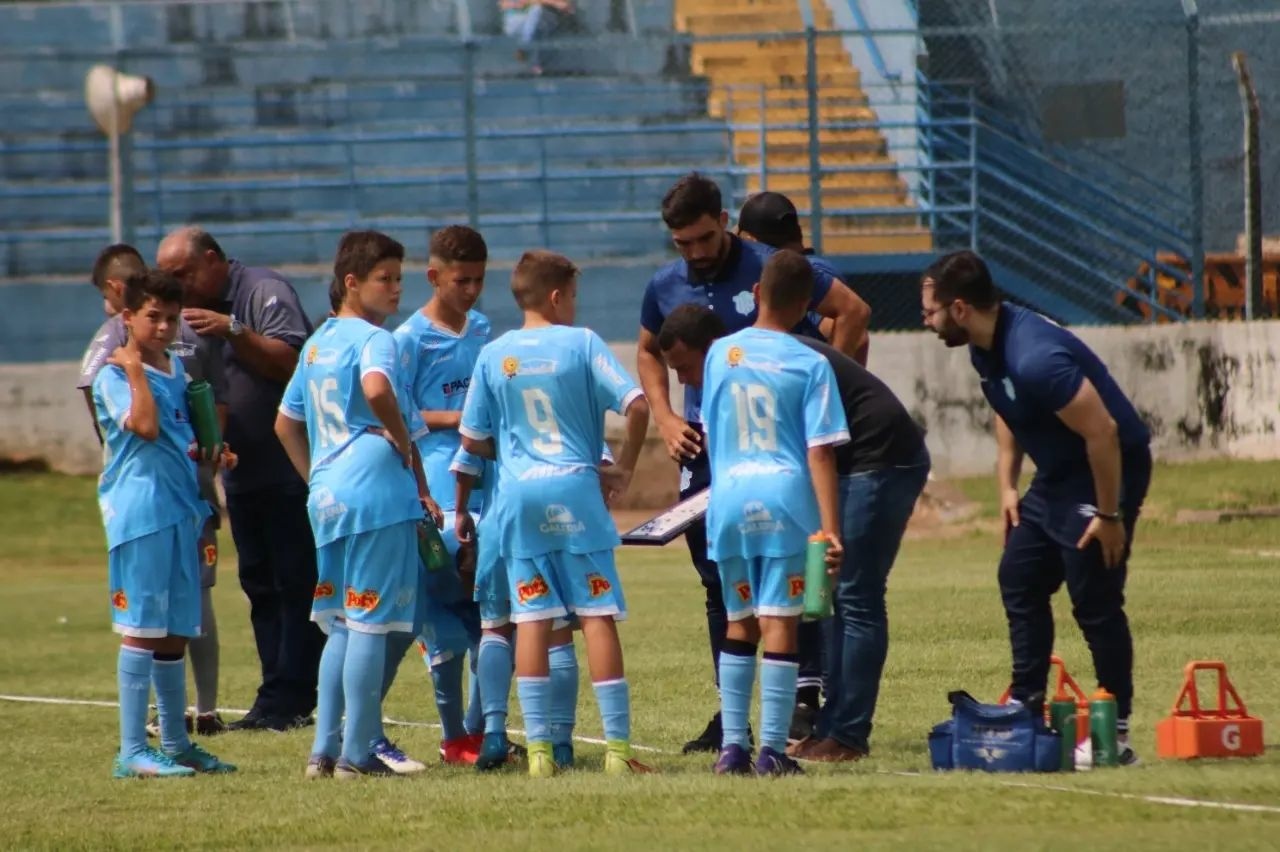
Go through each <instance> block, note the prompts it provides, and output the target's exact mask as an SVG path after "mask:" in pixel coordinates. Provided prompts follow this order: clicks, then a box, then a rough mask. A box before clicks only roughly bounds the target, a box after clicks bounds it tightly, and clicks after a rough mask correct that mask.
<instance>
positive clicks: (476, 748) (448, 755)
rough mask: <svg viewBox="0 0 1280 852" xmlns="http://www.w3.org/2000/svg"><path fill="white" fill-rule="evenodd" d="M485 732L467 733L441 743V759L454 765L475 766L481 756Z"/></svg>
mask: <svg viewBox="0 0 1280 852" xmlns="http://www.w3.org/2000/svg"><path fill="white" fill-rule="evenodd" d="M483 743H484V734H466V735H464V736H461V737H454V738H453V739H451V740H443V741H442V742H441V743H440V760H441V761H443V762H444V763H448V764H452V765H454V766H474V765H475V762H476V760H477V759H479V757H480V747H481V745H482V744H483Z"/></svg>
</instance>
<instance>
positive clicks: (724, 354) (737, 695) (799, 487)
mask: <svg viewBox="0 0 1280 852" xmlns="http://www.w3.org/2000/svg"><path fill="white" fill-rule="evenodd" d="M812 287H813V271H812V269H811V268H810V266H809V263H808V261H806V260H805V259H804V256H803V255H801V254H799V253H798V252H794V251H788V250H783V251H779V252H777V253H776V254H774V255H773V256H772V257H770V258H769V260H768V261H767V262H766V263H765V266H764V270H763V271H762V273H761V276H760V282H759V283H758V284H756V286H755V295H756V300H757V302H758V303H759V314H758V318H757V320H756V324H755V325H754V326H753V327H752V328H747V329H743V330H742V331H739V332H737V333H736V334H731V335H729V336H728V337H722V338H720V339H719V340H717V341H716V342H715V343H714V344H712V346H711V348H710V349H709V350H708V351H707V357H706V362H705V367H704V372H705V375H704V378H703V387H702V401H703V406H702V411H703V414H704V416H705V421H704V422H705V425H706V431H707V452H708V456H709V459H710V463H711V501H710V504H709V506H708V509H707V554H708V555H709V556H710V557H711V558H712V559H714V560H715V561H716V563H717V564H718V566H719V569H720V577H721V580H722V583H723V588H724V601H725V609H726V610H727V611H728V615H729V628H728V633H727V638H726V639H725V643H724V646H723V647H722V648H721V652H720V712H721V718H722V724H723V730H724V734H723V737H724V739H723V742H722V747H721V751H720V757H719V759H718V760H717V762H716V766H715V771H716V772H717V773H718V774H747V773H750V772H751V771H752V764H751V755H750V750H749V748H750V746H749V739H748V733H747V716H748V711H749V709H750V704H751V692H752V689H753V687H754V684H755V675H756V647H757V645H759V644H760V642H761V638H762V637H763V644H764V663H763V665H762V666H761V672H760V693H761V699H760V728H759V731H760V746H761V747H760V754H759V756H758V758H757V759H756V761H755V772H756V773H757V774H759V775H788V774H795V773H799V772H800V767H799V765H798V764H797V763H796V762H795V761H794V760H792V759H791V758H790V757H788V756H787V755H786V753H785V749H786V745H787V730H788V727H789V726H790V722H791V715H792V709H793V707H794V704H795V695H796V678H797V674H798V670H799V656H798V653H797V651H798V646H797V628H798V626H799V620H800V618H799V617H800V614H801V612H802V610H803V608H804V585H805V550H806V547H807V543H808V538H809V536H810V535H811V534H812V533H813V532H815V530H820V531H821V532H822V534H823V535H825V536H826V538H827V539H828V542H829V544H830V549H829V551H828V554H827V563H828V565H829V566H832V567H835V566H838V565H839V564H840V553H841V550H840V540H839V537H838V530H839V529H840V514H839V496H838V492H837V482H838V480H837V476H836V467H835V450H834V447H835V446H836V445H838V444H843V443H846V442H847V441H848V440H849V429H848V425H847V423H846V421H845V415H844V409H843V407H842V405H841V402H840V395H839V394H838V393H837V392H836V384H835V376H834V374H833V373H832V370H831V365H830V364H829V363H828V361H827V359H826V358H824V357H822V355H820V354H818V353H817V352H815V351H813V350H812V349H810V348H809V347H807V346H804V345H803V344H801V343H799V342H798V341H796V340H795V339H794V338H792V337H791V336H790V335H788V334H787V331H788V330H789V329H791V328H793V327H794V326H795V324H796V323H797V322H798V321H799V320H800V319H801V316H800V314H801V313H802V311H803V309H804V306H805V305H806V304H807V303H808V293H810V292H811V290H812ZM784 305H785V306H787V307H786V308H785V309H783V307H782V306H784ZM792 306H798V307H794V308H793V307H792ZM792 314H795V315H794V316H793V315H792Z"/></svg>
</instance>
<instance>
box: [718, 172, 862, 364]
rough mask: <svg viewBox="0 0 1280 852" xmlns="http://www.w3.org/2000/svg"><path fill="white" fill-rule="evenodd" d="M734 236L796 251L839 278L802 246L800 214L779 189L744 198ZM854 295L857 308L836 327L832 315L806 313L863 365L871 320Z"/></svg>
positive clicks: (827, 263) (838, 346)
mask: <svg viewBox="0 0 1280 852" xmlns="http://www.w3.org/2000/svg"><path fill="white" fill-rule="evenodd" d="M738 236H740V237H742V238H743V239H746V240H756V241H757V242H761V243H764V244H765V245H767V246H772V247H773V248H776V249H791V250H792V251H798V252H800V253H801V254H803V255H804V256H805V257H807V258H808V259H809V263H810V264H812V265H813V266H815V267H817V268H819V269H822V270H823V271H824V272H826V273H827V274H828V275H830V276H831V277H832V278H834V279H835V280H837V281H839V280H840V271H839V270H838V269H836V268H835V266H833V265H832V263H831V262H830V261H829V260H827V259H826V258H823V257H819V256H818V255H816V254H815V253H814V251H813V249H811V248H807V247H805V244H804V231H803V230H801V228H800V214H799V213H798V212H797V211H796V206H795V204H793V203H792V202H791V199H790V198H787V196H785V195H783V194H782V193H780V192H757V193H756V194H755V195H752V196H751V197H750V198H748V199H747V200H746V203H744V204H743V205H742V210H741V211H739V213H738ZM854 298H855V299H857V300H858V306H859V308H858V310H857V311H855V312H853V313H852V314H851V315H850V317H849V321H848V322H845V323H841V324H840V325H839V326H838V327H837V326H836V323H835V320H833V319H825V318H822V317H814V316H810V319H811V320H812V321H814V322H815V323H817V325H818V330H819V331H821V332H822V337H823V338H824V339H825V340H826V341H827V342H828V343H830V344H831V345H832V346H834V347H835V348H836V349H839V350H840V351H841V352H843V353H844V354H846V355H848V356H850V357H851V358H853V359H854V360H856V361H857V362H858V363H859V364H861V365H862V366H864V367H865V366H867V352H868V348H869V342H870V341H869V337H868V334H867V325H868V324H869V323H870V322H871V308H870V307H869V306H868V305H867V303H866V302H864V301H863V300H862V298H861V297H859V296H857V295H856V294H855V295H854Z"/></svg>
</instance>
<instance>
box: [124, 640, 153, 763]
mask: <svg viewBox="0 0 1280 852" xmlns="http://www.w3.org/2000/svg"><path fill="white" fill-rule="evenodd" d="M151 667H152V657H151V652H150V651H144V650H143V649H141V648H130V647H129V646H128V645H121V646H120V656H119V657H117V658H116V686H117V688H118V689H119V692H120V754H121V755H122V756H124V757H129V756H131V755H134V754H137V753H138V752H140V751H142V750H143V749H144V748H146V747H147V706H148V705H149V704H150V699H151Z"/></svg>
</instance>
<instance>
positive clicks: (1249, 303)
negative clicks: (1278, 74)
mask: <svg viewBox="0 0 1280 852" xmlns="http://www.w3.org/2000/svg"><path fill="white" fill-rule="evenodd" d="M1231 64H1232V65H1233V66H1234V67H1235V69H1236V77H1237V78H1238V80H1239V82H1240V105H1241V106H1242V107H1243V109H1244V241H1245V266H1244V269H1245V279H1246V280H1247V281H1248V286H1247V288H1246V289H1245V292H1244V318H1245V319H1247V320H1251V319H1253V318H1254V316H1255V315H1256V314H1257V313H1259V312H1263V311H1264V309H1265V307H1266V305H1265V303H1264V302H1263V298H1262V175H1261V172H1262V167H1261V164H1260V162H1259V156H1260V154H1259V150H1258V146H1259V142H1258V118H1259V113H1260V110H1259V108H1258V93H1257V91H1256V90H1255V89H1254V88H1253V78H1252V77H1251V76H1250V75H1249V63H1248V60H1246V59H1245V55H1244V52H1243V51H1239V50H1237V51H1236V52H1235V53H1233V54H1231Z"/></svg>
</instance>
